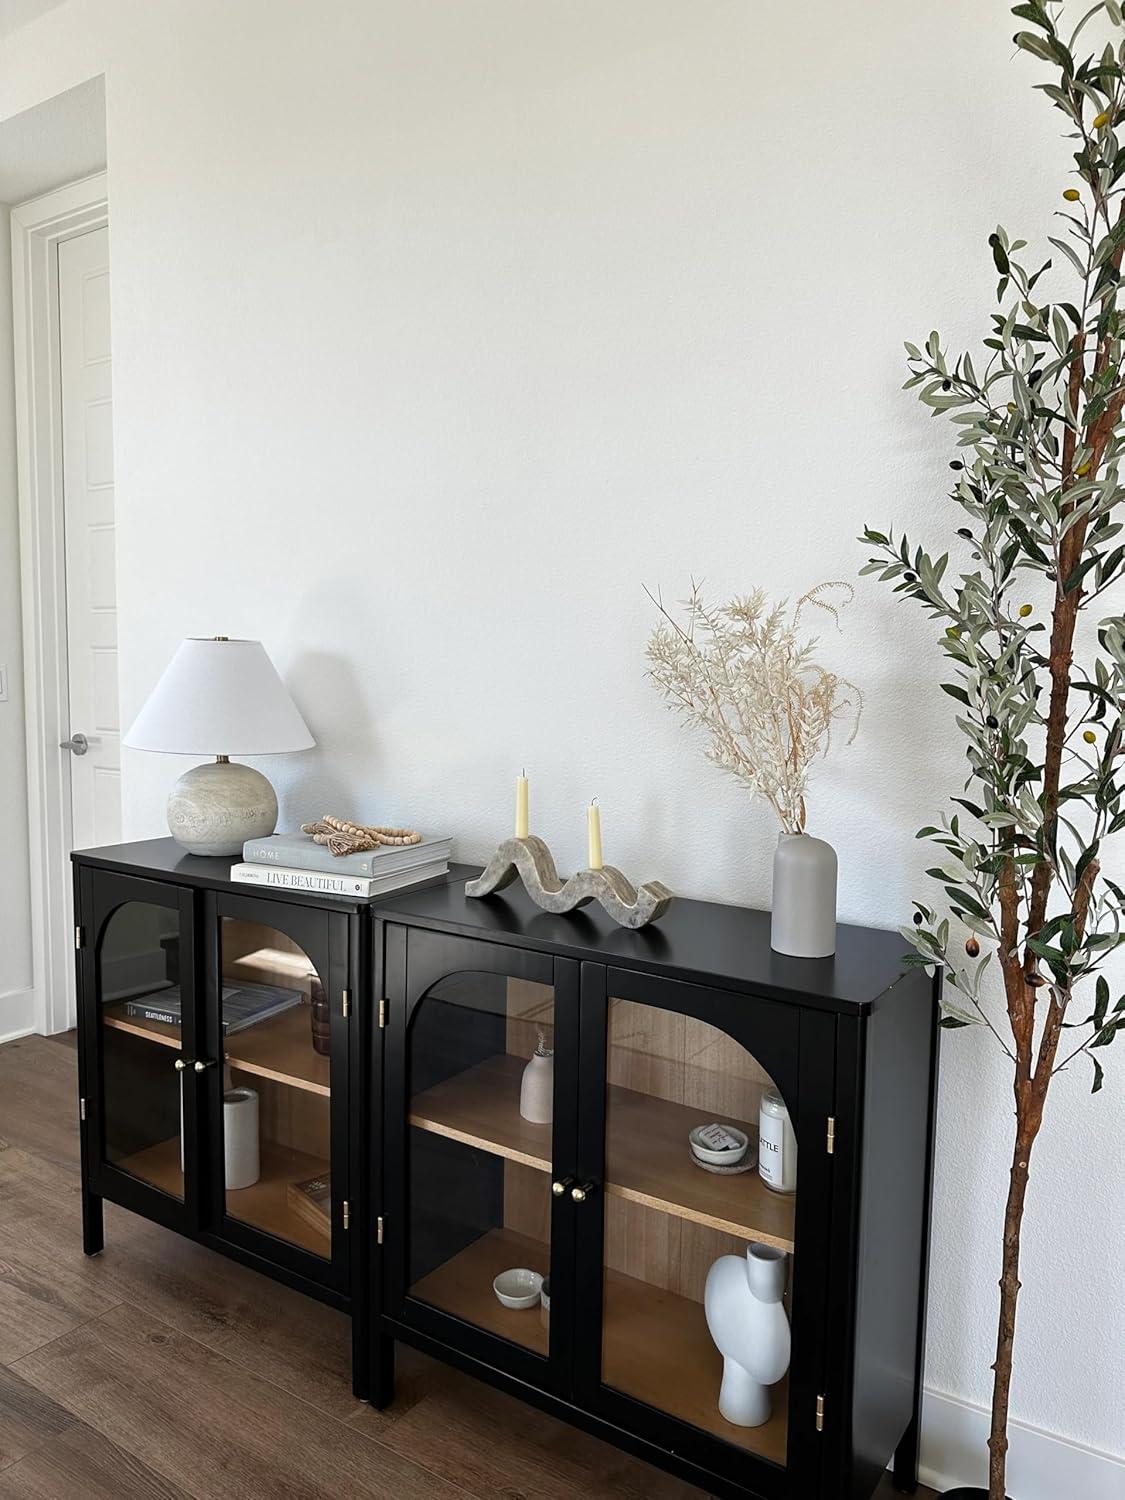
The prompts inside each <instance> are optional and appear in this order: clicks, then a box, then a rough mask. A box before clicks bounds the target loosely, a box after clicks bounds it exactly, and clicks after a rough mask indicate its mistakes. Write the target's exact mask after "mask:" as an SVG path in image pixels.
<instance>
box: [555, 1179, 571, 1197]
mask: <svg viewBox="0 0 1125 1500" xmlns="http://www.w3.org/2000/svg"><path fill="white" fill-rule="evenodd" d="M573 1181H574V1178H573V1177H564V1178H563V1179H562V1181H561V1182H552V1183H551V1192H552V1193H554V1195H555V1197H556V1198H561V1197H562V1196H563V1194H564V1193H565V1192H566V1190H567V1188H568V1187H569V1186H570V1184H571V1183H572V1182H573Z"/></svg>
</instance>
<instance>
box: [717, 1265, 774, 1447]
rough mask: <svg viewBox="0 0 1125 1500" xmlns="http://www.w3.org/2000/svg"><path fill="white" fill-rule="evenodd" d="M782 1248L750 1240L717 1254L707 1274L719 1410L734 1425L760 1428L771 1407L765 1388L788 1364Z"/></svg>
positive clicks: (766, 1420) (765, 1420)
mask: <svg viewBox="0 0 1125 1500" xmlns="http://www.w3.org/2000/svg"><path fill="white" fill-rule="evenodd" d="M785 1262H786V1256H785V1251H784V1250H775V1249H773V1247H772V1246H770V1245H756V1244H755V1245H748V1246H747V1248H746V1256H745V1258H743V1257H742V1256H739V1255H721V1256H720V1257H719V1259H718V1260H717V1261H716V1262H715V1264H714V1265H713V1266H712V1267H711V1269H710V1271H708V1273H707V1289H706V1291H705V1292H704V1296H703V1305H704V1310H705V1311H706V1314H707V1327H708V1328H709V1329H710V1330H711V1337H712V1338H713V1339H714V1341H715V1346H716V1348H717V1349H718V1351H719V1353H720V1354H721V1355H722V1356H723V1383H722V1386H721V1388H720V1390H719V1411H720V1412H721V1413H722V1415H723V1416H724V1417H725V1418H726V1419H727V1421H728V1422H733V1423H734V1424H735V1426H736V1427H761V1426H762V1424H763V1423H764V1422H768V1421H769V1419H770V1413H771V1410H772V1407H771V1403H770V1393H769V1387H770V1386H771V1385H776V1384H777V1382H778V1381H779V1380H780V1379H781V1377H782V1376H783V1375H784V1374H785V1372H786V1370H788V1368H789V1354H790V1335H789V1319H788V1318H787V1317H786V1316H785V1309H784V1308H783V1307H782V1305H781V1298H782V1294H783V1293H784V1291H785Z"/></svg>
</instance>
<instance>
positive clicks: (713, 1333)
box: [583, 971, 801, 1466]
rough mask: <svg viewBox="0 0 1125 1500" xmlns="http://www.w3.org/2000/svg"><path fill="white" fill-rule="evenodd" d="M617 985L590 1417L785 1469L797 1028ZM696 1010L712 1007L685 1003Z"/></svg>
mask: <svg viewBox="0 0 1125 1500" xmlns="http://www.w3.org/2000/svg"><path fill="white" fill-rule="evenodd" d="M616 979H617V983H615V976H614V974H613V972H612V971H610V976H609V990H608V994H607V995H606V997H605V1022H604V1034H605V1071H604V1074H603V1075H602V1078H603V1086H604V1089H605V1099H604V1109H605V1114H604V1183H603V1193H602V1205H601V1235H600V1244H599V1246H598V1250H597V1254H598V1255H599V1258H600V1264H598V1265H597V1267H596V1270H597V1275H598V1277H599V1279H600V1284H601V1326H600V1337H599V1340H598V1342H599V1348H598V1349H597V1351H596V1357H597V1361H598V1368H599V1379H600V1388H601V1392H602V1399H603V1404H604V1403H605V1402H608V1403H609V1405H610V1408H611V1409H612V1408H613V1404H614V1402H616V1403H617V1409H616V1412H615V1414H616V1415H618V1416H619V1417H620V1416H622V1415H623V1414H624V1413H625V1411H626V1410H627V1409H628V1410H630V1411H631V1412H632V1413H637V1412H640V1411H641V1409H642V1408H643V1409H644V1411H645V1414H646V1416H647V1426H648V1427H650V1428H652V1432H653V1435H654V1436H659V1434H660V1433H661V1431H663V1441H664V1443H665V1445H669V1444H670V1443H671V1442H672V1439H670V1438H669V1436H668V1419H669V1418H670V1419H672V1420H673V1421H674V1422H675V1423H677V1424H682V1425H683V1428H684V1429H685V1435H684V1438H683V1440H681V1438H680V1437H679V1436H678V1435H677V1436H676V1438H675V1440H674V1445H675V1446H676V1448H677V1451H681V1452H690V1448H691V1442H692V1438H691V1433H692V1432H694V1433H695V1434H696V1435H697V1438H698V1440H699V1441H704V1442H705V1441H708V1440H710V1441H711V1443H712V1446H713V1443H714V1439H719V1440H721V1441H722V1442H723V1443H724V1444H728V1445H730V1449H731V1453H730V1455H729V1458H728V1462H729V1463H731V1464H732V1465H737V1463H739V1462H744V1460H745V1455H746V1454H754V1455H756V1456H757V1457H759V1458H762V1459H764V1460H767V1461H768V1462H769V1463H770V1464H773V1465H778V1466H781V1465H784V1464H785V1463H786V1461H787V1451H788V1439H789V1432H788V1428H789V1394H788V1381H787V1373H788V1369H789V1365H790V1355H791V1330H790V1321H791V1316H792V1288H793V1284H794V1266H795V1256H794V1252H795V1249H796V1233H795V1225H796V1209H797V1200H798V1194H799V1192H800V1190H801V1189H800V1183H799V1177H798V1163H797V1138H796V1134H795V1131H794V1128H793V1125H792V1122H791V1121H790V1119H789V1115H788V1110H787V1108H786V1104H785V1102H784V1101H785V1099H786V1097H788V1096H791V1095H792V1094H793V1092H794V1088H795V1079H796V1066H797V1060H798V1047H797V1026H798V1022H797V1019H796V1015H795V1013H792V1012H791V1013H786V1011H785V1008H784V1007H781V1006H778V1005H771V1003H770V1002H768V1001H762V1002H750V1001H749V1000H747V999H744V998H737V999H736V998H735V997H723V996H717V997H716V996H715V995H714V992H708V991H696V990H695V989H694V987H692V986H689V985H683V984H676V983H674V982H670V981H650V980H647V979H646V978H645V977H644V976H640V975H635V974H633V975H618V976H616ZM705 995H710V996H711V997H712V1003H711V1005H709V1006H708V1005H706V1004H702V1003H696V1002H697V1001H698V999H699V997H701V996H705ZM739 1007H741V1014H740V1012H739ZM583 1014H584V1019H585V1016H586V1014H587V1009H586V1005H585V997H584V1012H583ZM759 1040H760V1043H761V1045H760V1046H759V1045H758V1042H759ZM771 1068H772V1069H774V1071H773V1072H771ZM783 1089H784V1093H783V1092H782V1090H783ZM763 1102H764V1104H765V1114H764V1115H763V1113H762V1109H763ZM760 1120H763V1121H765V1122H766V1123H765V1137H764V1138H763V1139H764V1140H766V1149H765V1157H766V1159H765V1162H764V1163H763V1162H761V1161H760V1157H759V1134H760V1130H759V1122H760ZM773 1145H776V1150H774V1149H773ZM591 1269H592V1270H593V1269H594V1268H593V1267H591ZM634 1403H640V1404H641V1406H635V1405H634ZM627 1420H630V1419H629V1418H627ZM631 1425H634V1426H640V1427H641V1428H644V1427H645V1426H646V1417H645V1416H641V1417H640V1418H638V1419H637V1420H631Z"/></svg>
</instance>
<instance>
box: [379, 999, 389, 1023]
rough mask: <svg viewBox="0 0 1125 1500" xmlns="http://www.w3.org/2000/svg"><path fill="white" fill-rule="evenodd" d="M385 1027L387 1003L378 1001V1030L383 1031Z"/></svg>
mask: <svg viewBox="0 0 1125 1500" xmlns="http://www.w3.org/2000/svg"><path fill="white" fill-rule="evenodd" d="M386 1025H387V1002H386V1001H385V1000H380V1001H379V1030H380V1031H384V1030H385V1029H386Z"/></svg>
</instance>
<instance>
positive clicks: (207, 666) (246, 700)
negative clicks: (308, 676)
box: [122, 640, 316, 755]
mask: <svg viewBox="0 0 1125 1500" xmlns="http://www.w3.org/2000/svg"><path fill="white" fill-rule="evenodd" d="M122 743H123V744H125V745H128V746H129V747H130V748H131V749H133V750H163V751H165V752H166V753H169V754H173V755H272V754H274V753H275V752H279V751H282V750H307V749H309V747H310V746H311V745H315V744H316V741H315V740H314V739H313V737H312V735H311V734H310V733H309V726H308V725H307V724H306V723H305V721H304V719H302V717H301V713H300V710H299V709H298V707H297V705H296V704H295V703H294V702H293V699H292V698H291V697H290V696H289V690H288V689H287V688H286V686H285V684H284V683H283V682H282V680H281V678H280V677H279V676H278V674H277V668H276V667H275V666H274V664H273V662H272V661H270V659H269V657H268V656H267V655H266V652H265V648H264V647H263V645H262V643H261V641H225V640H187V641H183V642H182V643H181V645H180V648H179V650H178V651H177V652H176V654H175V656H173V658H172V660H171V661H170V662H169V663H168V665H167V666H166V667H165V669H164V673H163V676H162V677H161V678H160V681H159V682H158V683H157V684H156V686H155V688H153V690H152V693H151V694H150V696H149V699H148V702H147V703H146V704H145V706H144V708H142V709H141V711H140V713H139V714H138V715H137V718H136V720H135V722H134V723H133V726H132V728H131V729H130V730H129V733H128V734H127V735H126V736H125V738H124V740H123V741H122Z"/></svg>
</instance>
